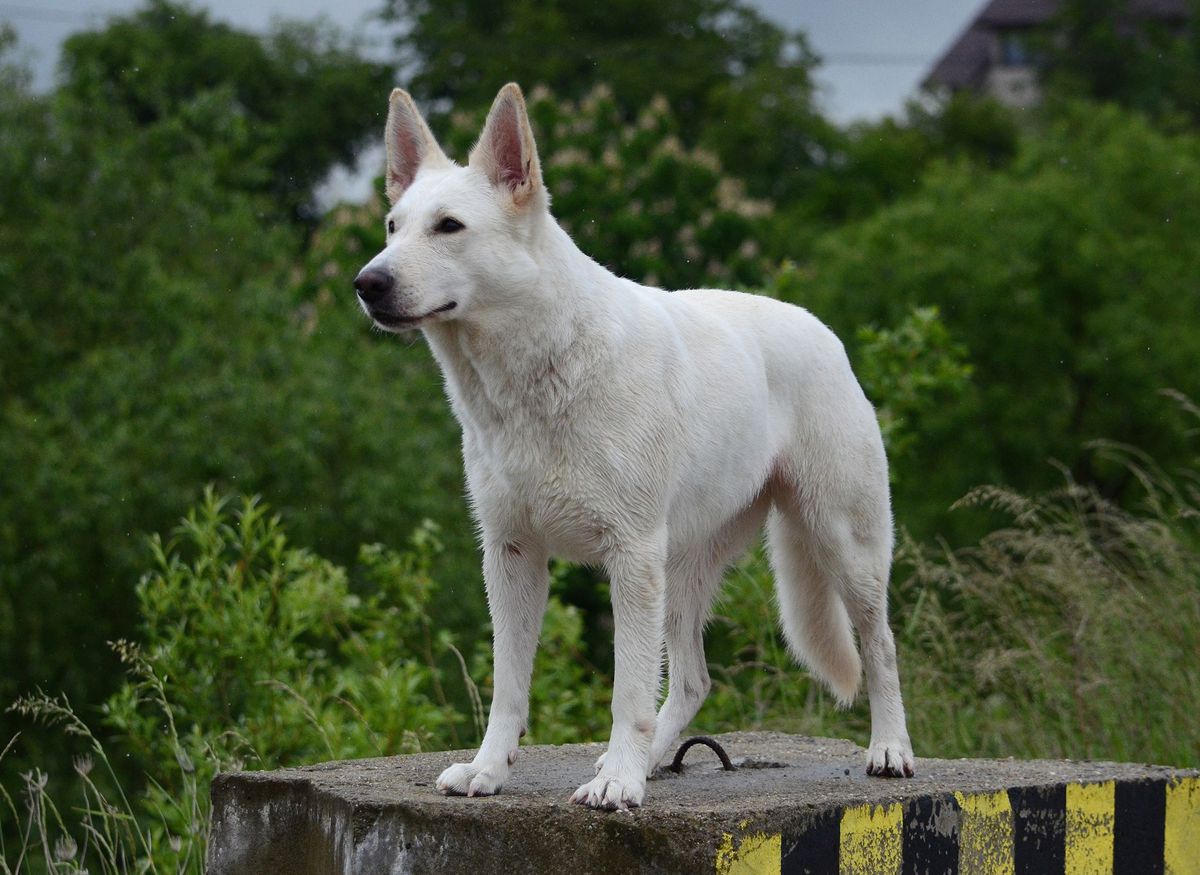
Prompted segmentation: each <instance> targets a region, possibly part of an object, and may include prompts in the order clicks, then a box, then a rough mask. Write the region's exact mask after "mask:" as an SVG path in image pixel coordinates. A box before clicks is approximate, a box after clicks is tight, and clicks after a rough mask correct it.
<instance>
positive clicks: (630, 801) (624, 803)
mask: <svg viewBox="0 0 1200 875" xmlns="http://www.w3.org/2000/svg"><path fill="white" fill-rule="evenodd" d="M645 795H646V781H645V779H641V780H636V781H630V780H624V779H622V778H618V777H617V776H616V775H606V774H604V773H603V772H601V773H600V774H598V775H597V776H596V777H595V778H593V779H592V780H590V781H588V782H587V783H586V784H584V785H583V786H582V787H580V788H579V789H578V790H576V791H575V792H574V793H572V794H571V801H572V802H574V803H575V804H576V805H586V806H587V807H588V808H603V809H604V810H605V811H625V810H626V809H629V808H637V807H638V806H640V805H641V804H642V797H643V796H645Z"/></svg>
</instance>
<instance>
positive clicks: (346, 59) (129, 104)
mask: <svg viewBox="0 0 1200 875" xmlns="http://www.w3.org/2000/svg"><path fill="white" fill-rule="evenodd" d="M60 78H61V85H60V88H59V98H60V99H62V100H65V101H68V102H70V103H71V104H73V105H74V108H75V111H76V112H77V113H79V114H80V115H81V117H82V118H81V119H80V121H81V123H84V124H86V125H87V127H88V129H89V130H90V132H91V133H92V135H93V136H96V135H100V136H101V137H103V135H104V133H106V132H117V131H120V130H121V129H122V128H123V127H132V128H146V127H150V126H152V125H154V124H156V123H158V122H161V121H163V120H164V119H172V118H178V117H180V116H181V115H184V114H186V112H187V111H188V109H189V107H191V106H192V105H194V104H195V103H197V102H198V101H203V100H217V101H219V102H220V103H222V104H224V105H225V106H226V107H227V108H228V112H229V117H228V119H226V120H225V122H226V125H228V124H236V126H237V128H238V130H237V136H236V138H234V139H233V140H232V141H230V140H229V139H228V138H227V137H228V131H226V130H224V129H223V127H224V126H217V127H215V128H214V129H212V130H211V131H207V132H206V131H204V130H202V129H201V130H198V131H197V133H198V134H200V135H204V134H206V133H207V134H208V138H209V139H208V143H207V146H208V147H209V148H210V149H212V150H213V151H214V152H217V153H219V154H220V155H221V160H220V164H219V170H220V173H221V177H220V179H221V182H222V184H225V185H230V186H233V187H237V188H240V189H243V190H247V191H255V192H262V193H265V194H269V195H270V196H271V197H272V198H273V199H274V201H275V203H276V204H277V207H276V209H281V210H285V211H286V210H288V209H290V210H292V211H298V210H302V209H303V208H305V207H306V206H307V205H308V202H309V199H310V197H311V194H312V189H313V187H314V186H315V185H316V184H317V183H318V182H320V181H321V179H322V178H323V176H324V175H325V174H326V173H327V172H328V170H329V168H330V167H331V166H333V165H334V164H337V163H339V162H349V161H351V160H352V159H353V158H354V157H355V155H356V153H357V151H358V149H359V147H360V146H361V144H362V138H363V136H364V135H365V134H366V133H367V132H369V131H370V132H373V131H374V130H375V129H376V128H377V127H378V126H379V124H380V123H381V121H382V117H381V115H380V110H379V105H380V95H386V93H387V89H388V88H389V87H390V85H391V71H390V70H389V69H388V67H387V66H386V65H384V64H380V63H375V62H371V61H368V60H366V59H365V58H363V57H362V56H361V55H360V54H358V53H357V52H356V51H355V49H354V47H353V46H351V45H348V44H346V43H345V41H344V40H343V39H342V38H341V37H339V36H338V34H337V33H336V32H335V31H333V30H332V29H330V28H329V27H327V26H321V25H314V24H300V23H291V24H283V25H279V26H277V27H276V28H275V29H274V30H273V31H272V32H271V33H270V34H269V35H268V36H266V37H258V36H256V35H253V34H250V33H246V32H245V31H240V30H237V29H235V28H233V27H231V26H229V25H226V24H222V23H220V22H215V21H212V20H211V19H210V18H209V16H208V13H207V12H205V11H203V10H198V9H195V8H193V7H190V6H187V5H184V4H182V3H176V2H172V0H147V3H146V5H145V6H144V7H142V8H141V9H139V10H138V11H136V12H134V13H133V14H131V15H129V16H127V17H121V18H114V19H113V20H111V21H110V22H109V23H108V24H107V26H105V27H104V28H103V29H101V30H95V31H86V32H84V33H80V34H76V35H74V36H72V37H70V38H69V39H68V40H67V41H66V43H65V44H64V45H63V53H62V72H61V77H60Z"/></svg>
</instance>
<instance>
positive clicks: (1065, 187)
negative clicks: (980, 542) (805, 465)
mask: <svg viewBox="0 0 1200 875" xmlns="http://www.w3.org/2000/svg"><path fill="white" fill-rule="evenodd" d="M1198 186H1200V138H1197V137H1195V136H1193V135H1189V134H1174V135H1172V134H1165V133H1162V132H1160V131H1157V130H1155V129H1154V128H1152V127H1151V126H1150V125H1149V124H1147V123H1146V122H1145V121H1143V120H1141V119H1139V118H1137V117H1134V116H1130V115H1128V114H1126V113H1123V112H1121V111H1119V110H1118V109H1116V108H1112V107H1108V108H1098V107H1094V106H1090V105H1078V106H1076V107H1075V108H1074V109H1073V110H1072V112H1071V113H1069V114H1068V115H1066V116H1064V117H1063V119H1062V120H1061V121H1059V122H1058V123H1057V124H1055V125H1054V127H1053V128H1052V129H1050V130H1049V131H1048V132H1047V133H1046V134H1045V135H1043V136H1041V137H1038V138H1029V139H1027V140H1025V142H1024V143H1023V146H1022V149H1021V152H1020V154H1019V155H1018V157H1017V158H1016V159H1014V161H1013V162H1012V164H1011V165H1009V166H1008V167H1006V168H1004V169H1002V170H999V171H989V170H986V169H984V168H982V167H980V166H978V165H975V164H967V163H962V162H958V163H952V164H943V165H940V166H938V167H936V168H934V170H933V171H932V172H931V173H930V174H929V175H928V176H927V177H926V179H925V182H924V184H923V185H922V188H921V190H920V191H919V192H918V193H917V194H915V195H914V196H912V197H909V198H907V199H904V200H902V201H900V202H897V203H896V204H895V205H893V206H891V207H888V208H885V209H884V210H882V211H881V212H879V213H878V214H877V215H875V216H873V217H872V218H870V219H867V220H865V221H863V222H860V223H858V224H855V225H851V226H847V227H845V228H843V229H840V230H838V231H835V232H833V233H831V234H829V235H827V236H826V237H824V238H823V239H822V240H821V241H820V242H819V243H818V245H817V246H816V248H815V249H814V252H813V254H812V256H811V258H810V259H809V260H808V261H807V262H806V263H804V264H803V265H802V266H801V268H799V269H797V270H794V271H792V272H791V273H790V274H788V275H786V276H784V277H782V278H781V279H780V281H779V282H778V283H777V287H778V293H779V294H780V295H781V297H783V298H785V299H787V300H793V301H796V302H798V303H802V304H804V305H805V306H807V307H809V308H810V309H812V310H813V311H814V312H815V313H816V314H817V315H818V316H820V317H822V318H824V319H826V320H827V321H829V322H830V323H831V324H832V325H833V326H834V328H835V330H838V331H839V333H840V334H841V335H842V336H843V337H846V336H849V335H850V333H851V332H852V331H853V330H854V329H855V328H856V327H857V326H858V325H861V324H862V323H863V322H864V321H869V322H875V323H878V324H884V325H894V324H896V323H897V322H898V321H899V320H900V319H902V318H903V317H904V314H905V313H906V312H907V310H908V309H909V308H910V307H912V306H918V305H919V306H924V305H935V306H937V307H938V309H939V311H940V312H941V314H942V318H943V319H944V320H945V324H946V327H947V328H948V329H949V331H950V333H951V335H952V336H953V337H954V338H955V339H956V340H957V341H958V342H961V343H963V344H965V346H966V347H967V348H968V349H969V350H970V355H971V362H972V365H973V368H974V375H973V388H972V389H971V390H970V391H968V392H967V393H965V394H964V395H963V396H962V398H961V400H960V401H959V402H958V403H955V404H953V405H946V406H943V407H939V408H937V409H934V410H931V411H929V412H928V413H927V414H923V415H922V419H921V432H922V446H921V450H920V452H919V453H917V454H915V455H913V456H912V457H911V458H909V459H901V460H900V463H901V464H900V467H901V470H900V473H899V477H898V490H897V497H898V504H899V506H900V507H902V508H904V509H905V513H904V514H903V515H902V516H901V517H900V519H901V520H902V521H903V522H904V523H905V524H906V525H910V526H912V527H913V529H914V530H915V531H917V532H919V533H920V534H929V533H931V532H932V531H933V530H934V527H935V526H940V525H941V522H940V521H941V520H942V513H943V510H944V508H945V506H946V504H947V503H948V502H949V501H950V500H951V499H952V497H953V496H955V495H961V494H962V493H964V492H965V491H967V490H968V489H969V488H970V487H971V486H973V485H975V484H977V483H979V482H987V481H991V482H999V483H1005V484H1009V485H1012V486H1014V487H1017V488H1023V489H1028V488H1034V489H1036V488H1044V487H1047V486H1049V485H1050V475H1049V469H1048V468H1047V466H1046V465H1045V461H1046V460H1047V459H1048V458H1056V459H1060V460H1062V461H1064V462H1065V463H1066V464H1067V465H1068V466H1069V467H1071V468H1072V470H1073V472H1074V474H1075V477H1076V478H1077V479H1078V480H1079V481H1080V482H1089V481H1095V482H1098V483H1099V484H1101V485H1102V487H1103V489H1104V490H1105V491H1107V492H1108V493H1109V494H1110V495H1111V494H1117V493H1119V491H1120V490H1121V489H1122V488H1124V487H1125V486H1126V485H1127V484H1128V483H1129V478H1128V476H1127V475H1126V474H1125V473H1123V472H1122V471H1121V470H1119V469H1105V468H1103V466H1101V467H1097V466H1096V465H1095V464H1094V463H1093V460H1092V458H1091V457H1089V456H1088V455H1086V454H1084V453H1083V452H1082V451H1081V446H1082V444H1083V443H1084V442H1086V441H1087V440H1090V439H1093V438H1096V437H1100V436H1111V437H1112V438H1113V439H1115V440H1119V441H1122V442H1125V443H1130V444H1133V445H1137V446H1141V447H1144V448H1145V449H1146V450H1147V451H1148V452H1150V453H1151V454H1153V455H1155V456H1156V457H1157V458H1160V459H1161V460H1162V461H1163V462H1164V464H1166V465H1168V466H1170V465H1174V464H1178V463H1179V462H1180V461H1182V460H1183V459H1184V457H1185V454H1186V448H1185V447H1184V446H1183V444H1182V443H1181V441H1180V439H1179V437H1178V434H1179V433H1178V430H1177V429H1173V428H1171V427H1170V424H1171V422H1170V421H1171V414H1170V412H1169V411H1164V410H1163V409H1162V406H1161V404H1159V403H1158V401H1157V396H1156V391H1157V390H1158V389H1160V388H1163V387H1176V388H1179V389H1182V390H1183V391H1185V392H1187V393H1189V394H1191V393H1192V392H1193V390H1194V389H1195V388H1196V382H1195V380H1196V370H1195V367H1194V363H1195V361H1196V360H1197V358H1198V357H1200V333H1198V332H1197V331H1196V314H1197V313H1198V312H1200V297H1198V295H1200V260H1197V258H1196V256H1195V253H1194V249H1195V247H1193V246H1191V244H1190V242H1189V241H1190V236H1189V234H1190V230H1189V229H1191V228H1192V227H1195V226H1196V224H1197V223H1198V222H1200V211H1198V210H1200V207H1198V205H1200V188H1198ZM852 357H854V358H855V359H856V360H857V359H858V358H859V356H858V355H857V353H856V354H855V355H854V356H852ZM934 460H936V463H935V462H934ZM952 525H954V524H953V523H952Z"/></svg>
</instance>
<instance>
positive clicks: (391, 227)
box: [388, 219, 396, 234]
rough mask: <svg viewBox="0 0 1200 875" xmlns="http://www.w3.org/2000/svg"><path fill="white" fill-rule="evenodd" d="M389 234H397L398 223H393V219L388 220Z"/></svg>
mask: <svg viewBox="0 0 1200 875" xmlns="http://www.w3.org/2000/svg"><path fill="white" fill-rule="evenodd" d="M388 233H389V234H395V233H396V223H395V222H393V221H392V220H391V219H388Z"/></svg>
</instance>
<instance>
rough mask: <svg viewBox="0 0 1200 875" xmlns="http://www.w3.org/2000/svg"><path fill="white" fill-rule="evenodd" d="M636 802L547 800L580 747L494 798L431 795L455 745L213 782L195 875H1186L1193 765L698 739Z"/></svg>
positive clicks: (539, 756)
mask: <svg viewBox="0 0 1200 875" xmlns="http://www.w3.org/2000/svg"><path fill="white" fill-rule="evenodd" d="M717 740H718V741H719V742H720V743H721V744H722V745H723V746H724V747H725V749H726V750H727V751H728V752H729V755H730V756H731V757H732V758H733V761H734V763H735V764H738V765H739V769H738V770H737V771H734V772H726V771H722V770H721V768H720V765H719V763H718V761H717V758H716V756H715V754H714V753H713V752H712V751H710V750H708V749H706V748H704V747H699V746H698V747H695V748H692V749H691V750H690V751H688V754H687V758H686V760H685V766H684V771H683V773H682V774H678V775H677V774H674V773H670V772H660V773H659V774H658V775H657V776H656V777H655V778H654V779H653V780H652V781H651V782H650V783H649V785H648V787H647V798H646V804H645V806H644V807H642V808H640V809H637V810H634V811H630V812H613V813H605V812H598V811H589V810H587V809H584V808H581V807H579V806H577V805H571V804H569V803H568V802H567V797H568V796H569V795H570V794H571V792H572V791H573V790H574V789H575V788H576V787H577V786H578V785H579V784H581V783H583V782H584V781H585V780H587V779H588V778H590V777H591V775H592V763H593V761H594V760H595V759H596V757H597V756H598V755H599V753H600V752H601V751H602V750H603V749H604V748H603V745H599V744H581V745H568V746H563V747H527V748H523V749H522V751H521V757H520V759H519V760H518V762H517V764H516V767H515V769H514V771H513V775H512V777H511V778H510V779H509V783H508V785H507V786H506V787H505V788H504V792H503V793H502V794H501V795H499V796H494V797H490V798H481V799H465V798H456V797H444V796H442V795H441V794H440V793H438V792H437V790H436V789H435V788H434V781H435V780H436V778H437V776H438V774H439V773H440V772H441V770H442V769H443V768H445V767H446V766H447V765H449V764H450V763H452V762H456V761H463V760H464V759H469V758H470V756H471V754H470V753H469V752H464V751H450V752H443V753H429V754H418V755H415V756H405V757H387V758H382V759H370V760H358V761H353V762H335V763H322V764H320V765H314V766H307V767H304V768H297V769H282V770H279V771H275V772H240V773H233V774H226V775H219V776H218V777H217V778H216V780H214V782H213V787H212V800H213V827H212V835H211V839H210V844H209V856H208V871H209V873H210V875H232V873H237V875H267V873H270V875H292V873H296V875H301V873H303V875H327V873H328V875H333V873H337V875H348V873H372V875H375V873H396V875H399V873H425V872H479V873H492V872H495V873H527V872H528V873H554V872H571V873H580V875H582V873H608V872H664V873H668V872H669V873H717V875H737V873H747V875H749V873H772V875H774V873H780V875H784V873H802V872H811V873H839V872H840V873H870V875H878V873H917V872H922V873H924V872H928V873H939V872H949V873H953V872H959V871H961V872H964V873H967V872H972V873H973V872H980V873H992V872H997V873H1000V872H1004V873H1013V875H1019V873H1022V872H1059V873H1068V872H1070V873H1074V872H1101V871H1103V872H1113V873H1117V875H1121V873H1126V872H1128V873H1138V875H1146V873H1167V875H1200V773H1198V772H1196V771H1186V770H1177V769H1171V768H1165V767H1160V766H1140V765H1127V764H1116V763H1092V762H1069V761H1063V762H1059V761H1021V762H1018V761H1014V760H935V759H918V761H917V776H916V777H915V778H912V779H909V780H901V779H882V778H868V777H867V776H866V775H865V774H864V773H863V757H864V753H863V751H862V750H861V749H860V748H858V747H857V746H855V745H854V744H851V743H850V742H847V741H840V740H836V739H825V738H805V737H800V736H790V735H782V734H778V733H761V732H740V733H730V734H728V735H722V736H717Z"/></svg>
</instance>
